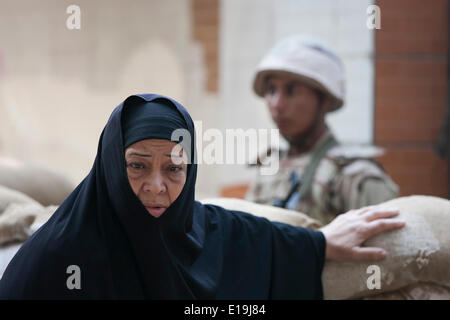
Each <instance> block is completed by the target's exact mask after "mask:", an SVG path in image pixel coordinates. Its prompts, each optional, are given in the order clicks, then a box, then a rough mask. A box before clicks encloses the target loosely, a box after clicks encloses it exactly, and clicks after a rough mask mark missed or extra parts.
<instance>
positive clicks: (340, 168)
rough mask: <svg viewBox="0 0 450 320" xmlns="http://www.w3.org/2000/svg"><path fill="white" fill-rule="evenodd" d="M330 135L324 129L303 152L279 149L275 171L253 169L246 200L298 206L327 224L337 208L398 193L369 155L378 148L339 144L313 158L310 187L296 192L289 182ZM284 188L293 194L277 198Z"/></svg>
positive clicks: (299, 174) (378, 200) (301, 172)
mask: <svg viewBox="0 0 450 320" xmlns="http://www.w3.org/2000/svg"><path fill="white" fill-rule="evenodd" d="M333 139H334V137H333V135H332V134H331V132H330V131H327V132H326V133H325V134H324V135H323V136H322V137H321V139H320V140H319V141H318V142H317V143H316V145H315V146H314V148H313V150H311V151H310V152H308V153H306V154H302V155H298V156H288V155H287V152H286V151H281V152H280V163H279V171H278V173H277V174H275V175H272V176H263V175H258V176H257V178H256V179H254V181H253V182H252V184H251V185H250V188H249V190H248V192H247V194H246V200H249V201H253V202H256V203H261V204H267V205H277V206H282V207H285V208H288V209H293V210H297V211H300V212H303V213H305V214H308V215H309V216H311V217H312V218H314V219H316V220H319V221H320V222H322V223H323V224H327V223H329V222H330V221H331V220H333V219H334V218H335V217H336V215H338V214H340V213H344V212H347V211H349V210H351V209H356V208H360V207H363V206H368V205H374V204H378V203H381V202H384V201H386V200H389V199H392V198H395V197H397V195H398V187H397V185H396V184H395V183H394V182H393V181H392V180H391V179H390V178H389V176H388V175H387V174H386V173H385V171H384V170H383V168H382V167H381V166H380V165H379V164H378V163H377V162H376V161H375V160H374V157H376V156H377V155H379V151H380V150H379V149H377V148H375V147H351V146H340V145H336V146H334V147H331V148H329V149H328V150H326V153H325V154H324V155H323V156H322V157H320V158H318V162H317V167H316V169H315V170H313V173H312V175H311V178H312V179H311V183H310V184H309V188H307V190H303V192H302V194H301V195H299V193H298V190H299V188H296V187H295V186H294V188H293V183H295V181H297V182H299V184H300V186H301V184H302V177H304V173H305V171H306V170H307V169H306V168H307V167H308V164H310V163H311V159H312V157H313V154H314V153H316V154H317V150H318V149H319V148H321V147H323V146H324V144H325V143H326V142H327V141H328V142H329V141H330V140H333ZM259 160H260V161H259V162H261V160H262V159H261V158H260V159H259ZM309 171H311V170H309ZM303 180H305V179H303ZM293 189H294V190H293ZM289 194H292V196H291V197H290V199H289V201H285V202H286V203H282V202H283V200H286V199H287V198H288V196H289ZM299 196H300V199H299Z"/></svg>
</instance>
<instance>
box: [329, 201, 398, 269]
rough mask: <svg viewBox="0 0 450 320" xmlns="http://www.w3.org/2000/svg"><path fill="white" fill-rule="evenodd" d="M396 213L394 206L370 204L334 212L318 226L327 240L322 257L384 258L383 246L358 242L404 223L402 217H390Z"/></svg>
mask: <svg viewBox="0 0 450 320" xmlns="http://www.w3.org/2000/svg"><path fill="white" fill-rule="evenodd" d="M398 214H399V210H398V209H395V208H394V209H393V208H386V207H381V206H370V207H364V208H361V209H358V210H351V211H349V212H347V213H344V214H341V215H339V216H337V217H336V219H334V220H333V221H332V222H331V223H330V224H328V225H326V226H325V227H323V228H321V229H320V231H322V232H323V234H324V235H325V239H326V242H327V244H326V254H325V258H326V259H328V260H336V261H345V260H380V259H383V258H385V257H386V251H385V250H384V249H382V248H370V247H361V244H362V243H363V242H364V241H366V240H367V239H369V238H371V237H373V236H374V235H376V234H379V233H381V232H384V231H388V230H394V229H399V228H402V227H404V226H405V222H404V221H401V220H399V219H393V217H395V216H397V215H398Z"/></svg>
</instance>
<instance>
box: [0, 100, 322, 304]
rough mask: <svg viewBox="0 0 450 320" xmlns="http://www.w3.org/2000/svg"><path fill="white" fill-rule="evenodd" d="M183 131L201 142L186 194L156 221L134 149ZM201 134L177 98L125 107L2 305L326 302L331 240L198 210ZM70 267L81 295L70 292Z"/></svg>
mask: <svg viewBox="0 0 450 320" xmlns="http://www.w3.org/2000/svg"><path fill="white" fill-rule="evenodd" d="M164 119H165V120H164ZM143 124H145V125H144V126H143ZM178 125H181V126H182V128H184V129H187V130H188V132H189V133H190V136H191V137H192V139H190V141H189V139H188V140H186V139H185V138H183V139H182V140H184V142H183V141H178V142H180V143H181V144H182V145H183V144H184V145H183V146H184V147H185V148H187V144H186V142H189V144H190V150H191V151H192V152H191V153H190V160H191V164H189V165H188V172H187V178H186V183H185V185H184V187H183V190H182V192H181V194H180V195H179V196H178V198H177V199H176V200H175V201H174V202H173V203H172V204H171V205H170V206H169V207H168V208H167V209H166V211H165V212H164V213H163V215H162V216H160V217H159V218H155V217H153V216H151V215H150V214H149V213H148V212H147V210H146V208H145V207H144V206H143V205H142V203H141V202H140V200H139V199H138V197H137V196H136V195H135V194H134V192H133V191H132V189H131V187H130V184H129V182H128V178H127V173H126V166H125V157H124V151H125V146H126V145H130V144H131V143H133V142H136V141H139V139H145V138H149V137H155V134H159V133H161V132H163V134H162V136H160V138H163V139H168V136H167V134H166V133H167V132H169V131H170V130H171V129H173V128H174V127H176V126H178ZM163 126H165V127H164V128H163ZM146 127H147V128H146ZM155 128H156V129H155ZM194 133H195V132H194V125H193V122H192V119H191V118H190V116H189V114H188V112H187V111H186V110H185V109H184V108H183V106H181V105H180V104H179V103H177V102H176V101H174V100H172V99H170V98H167V97H163V96H160V95H153V94H145V95H135V96H131V97H129V98H127V99H126V100H125V101H124V102H123V103H121V104H120V105H119V106H118V107H117V108H116V109H115V110H114V111H113V113H112V115H111V117H110V119H109V121H108V123H107V124H106V127H105V129H104V130H103V132H102V134H101V137H100V141H99V146H98V151H97V156H96V158H95V162H94V165H93V167H92V169H91V171H90V172H89V174H88V175H87V177H86V178H85V179H84V180H83V181H82V182H81V183H80V184H79V185H78V187H77V188H76V189H75V190H74V191H73V192H72V193H71V195H70V196H69V197H68V198H67V199H66V200H65V201H64V203H63V204H62V205H61V206H60V207H59V208H58V210H57V211H56V212H55V213H54V214H53V216H52V217H51V218H50V219H49V220H48V222H47V223H46V224H45V225H44V226H42V227H41V228H40V229H39V230H38V231H37V232H35V233H34V234H33V236H32V237H30V238H29V239H28V240H27V241H26V242H25V243H24V244H23V245H22V247H21V248H20V250H19V251H18V253H17V254H16V255H15V256H14V258H13V259H12V261H11V262H10V264H9V265H8V267H7V269H6V271H5V273H4V275H3V278H2V279H1V281H0V298H2V299H321V298H322V283H321V273H322V268H323V263H324V254H325V238H324V236H323V234H322V233H321V232H319V231H313V230H309V229H304V228H299V227H292V226H289V225H285V224H282V223H274V222H269V221H268V220H267V219H264V218H259V217H255V216H252V215H250V214H247V213H244V212H240V211H228V210H225V209H223V208H221V207H218V206H213V205H202V204H201V203H199V202H196V201H195V200H194V199H195V181H196V174H197V165H196V164H195V163H194V159H195V147H194V146H195V137H194ZM136 139H137V140H136ZM70 266H76V267H78V268H79V271H80V272H79V275H80V279H81V287H80V288H72V289H69V287H68V279H69V278H70V277H71V270H73V269H71V268H72V267H70Z"/></svg>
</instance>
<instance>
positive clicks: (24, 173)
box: [0, 158, 74, 206]
mask: <svg viewBox="0 0 450 320" xmlns="http://www.w3.org/2000/svg"><path fill="white" fill-rule="evenodd" d="M0 185H2V186H5V187H8V188H10V189H13V190H17V191H20V192H22V193H24V194H26V195H28V196H29V197H31V198H33V199H34V200H36V201H38V202H39V203H40V204H42V205H44V206H48V205H60V204H61V203H62V202H63V201H64V200H65V199H66V198H67V196H68V195H69V194H70V193H71V192H72V191H73V189H74V185H73V183H72V182H71V181H70V180H69V179H68V178H67V177H65V176H64V175H62V174H60V173H58V172H56V171H53V170H50V169H48V168H45V167H42V166H39V165H36V164H32V163H25V162H22V161H19V160H17V159H11V158H0Z"/></svg>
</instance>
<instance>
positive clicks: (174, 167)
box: [169, 166, 181, 172]
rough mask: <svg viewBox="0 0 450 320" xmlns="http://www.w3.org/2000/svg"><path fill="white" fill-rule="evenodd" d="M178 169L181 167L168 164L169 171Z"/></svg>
mask: <svg viewBox="0 0 450 320" xmlns="http://www.w3.org/2000/svg"><path fill="white" fill-rule="evenodd" d="M180 170H181V167H179V166H170V167H169V171H170V172H178V171H180Z"/></svg>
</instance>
